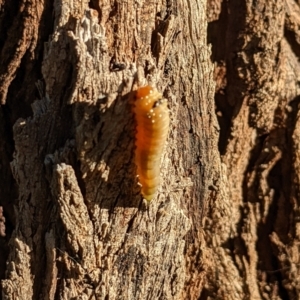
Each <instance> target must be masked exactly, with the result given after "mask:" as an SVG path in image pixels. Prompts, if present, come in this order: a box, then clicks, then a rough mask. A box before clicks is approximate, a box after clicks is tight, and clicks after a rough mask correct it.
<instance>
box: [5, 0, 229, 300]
mask: <svg viewBox="0 0 300 300" xmlns="http://www.w3.org/2000/svg"><path fill="white" fill-rule="evenodd" d="M50 3H52V2H50V1H47V0H45V1H25V0H24V1H20V3H19V6H13V5H12V4H11V1H8V0H7V1H1V2H0V6H1V8H2V11H1V16H0V26H1V30H0V43H1V44H0V45H1V57H0V62H1V63H0V98H1V101H2V104H3V106H2V108H1V115H0V117H1V123H0V125H1V132H2V133H3V140H2V144H1V147H0V150H1V152H0V155H1V160H2V159H3V161H4V165H3V168H1V169H0V170H1V178H3V181H2V182H3V187H1V189H0V192H1V199H7V200H6V201H5V200H3V202H5V203H2V202H1V203H0V204H1V205H2V204H3V207H4V216H7V215H6V211H8V212H9V211H10V210H9V208H11V207H12V203H13V202H12V201H14V200H16V209H15V214H13V210H12V209H11V213H10V214H8V213H7V214H8V215H9V216H10V218H9V222H7V224H10V226H8V228H10V231H8V234H7V237H6V241H7V240H8V239H9V238H10V243H9V245H10V248H9V256H8V258H7V265H6V273H5V275H3V274H2V273H1V274H2V278H4V279H3V280H2V285H1V287H2V297H3V299H68V300H69V299H198V298H199V297H200V295H201V291H202V289H203V286H204V278H205V275H206V270H207V268H208V261H209V259H210V257H211V255H210V252H209V249H208V248H207V247H206V243H205V234H204V227H203V225H204V222H203V217H204V215H205V214H206V212H207V208H208V204H209V203H214V202H216V201H217V202H218V203H219V202H222V198H221V197H227V196H226V195H227V194H226V189H225V187H224V182H225V183H227V180H226V177H225V176H224V174H225V169H224V168H221V160H220V155H219V152H218V148H217V147H218V124H217V119H216V117H215V108H214V88H215V85H214V80H213V64H212V63H211V60H210V56H211V51H210V47H209V46H207V40H206V35H207V34H206V32H207V19H206V3H205V1H195V0H192V1H166V2H164V1H156V2H151V1H150V2H149V1H133V0H132V1H131V0H129V1H121V0H120V1H114V2H110V1H97V0H95V1H90V2H89V1H81V0H80V1H79V0H77V1H76V0H75V1H54V3H53V7H52V6H51V4H50ZM49 24H51V25H52V26H53V27H51V26H49ZM2 28H4V30H2ZM145 84H152V85H155V86H156V87H157V88H158V89H159V90H160V91H161V92H162V93H163V94H164V96H165V97H166V98H167V99H168V103H169V107H170V114H171V128H170V133H169V137H168V144H167V147H166V150H165V152H164V155H163V162H162V169H161V178H162V180H161V186H160V188H159V192H158V195H157V197H156V198H155V199H154V200H153V201H152V202H151V203H150V205H149V206H147V205H146V204H145V202H144V201H143V200H142V198H141V195H140V189H139V186H138V184H137V179H136V176H135V173H136V170H135V169H136V168H135V166H134V164H133V161H134V160H133V155H134V134H135V124H134V118H133V115H132V111H131V105H130V104H131V101H132V98H133V97H132V96H133V92H134V90H136V88H137V87H139V86H142V85H145ZM4 104H5V105H4ZM30 106H31V107H30ZM13 124H14V125H13ZM5 128H7V130H6V129H5ZM6 144H7V145H6ZM9 162H11V163H10V165H9ZM9 166H10V168H11V171H10V168H9ZM12 176H13V177H12ZM225 186H226V185H225ZM8 187H11V188H8ZM220 191H221V192H220ZM6 207H7V209H6ZM3 220H4V219H3V218H1V222H2V223H3ZM1 225H2V224H1ZM2 227H3V226H2ZM12 229H13V231H12ZM209 236H210V233H209ZM1 242H3V243H4V244H5V240H4V238H3V239H2V241H1ZM1 251H2V249H1ZM2 252H3V253H7V251H6V249H3V251H2ZM0 263H1V261H0ZM4 267H5V264H4V263H1V269H2V270H3V269H4Z"/></svg>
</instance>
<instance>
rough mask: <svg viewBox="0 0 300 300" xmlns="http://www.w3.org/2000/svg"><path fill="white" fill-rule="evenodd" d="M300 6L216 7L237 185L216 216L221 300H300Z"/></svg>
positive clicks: (224, 136)
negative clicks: (299, 106) (299, 105)
mask: <svg viewBox="0 0 300 300" xmlns="http://www.w3.org/2000/svg"><path fill="white" fill-rule="evenodd" d="M299 12H300V7H299V3H297V2H296V1H292V0H287V1H281V0H279V1H272V0H267V1H265V0H261V1H256V2H253V1H244V2H241V1H235V0H234V1H229V2H225V1H223V2H218V3H216V2H211V3H210V4H209V6H208V16H209V18H210V21H211V22H210V24H209V27H208V34H209V38H208V40H209V42H211V43H212V45H213V47H212V52H213V55H212V58H213V60H214V62H215V66H216V68H215V78H216V82H217V87H216V90H217V91H216V107H217V115H218V118H219V123H220V127H221V134H220V141H219V148H220V152H221V154H222V161H223V164H224V167H225V168H226V170H227V177H226V180H225V181H224V182H223V183H225V182H226V181H227V182H228V190H227V191H228V198H227V197H224V198H223V200H225V201H222V202H215V203H214V206H213V207H212V213H211V215H212V216H213V217H212V219H213V222H212V228H213V230H214V232H213V231H211V230H210V234H209V235H211V236H212V239H211V243H209V242H208V246H209V245H212V247H211V248H212V249H213V251H212V253H213V261H214V263H213V267H212V268H211V273H210V275H208V276H207V279H209V280H208V281H207V283H206V289H207V294H208V295H210V297H212V298H213V299H225V298H226V299H299V298H300V285H299V273H300V269H299V267H300V264H299V238H300V231H299V188H300V186H299V183H300V182H299V141H300V139H299V137H300V136H299V128H300V127H299V126H300V124H299V108H298V104H299V75H300V72H299V71H300V68H299V62H298V60H299V54H300V52H299V49H300V48H299V45H300V44H299V37H300V36H299V28H300V27H299V26H300V18H299ZM226 199H228V201H229V202H227V201H226ZM218 211H219V213H216V212H218ZM228 214H229V216H230V218H228V217H226V216H228ZM220 216H222V217H220Z"/></svg>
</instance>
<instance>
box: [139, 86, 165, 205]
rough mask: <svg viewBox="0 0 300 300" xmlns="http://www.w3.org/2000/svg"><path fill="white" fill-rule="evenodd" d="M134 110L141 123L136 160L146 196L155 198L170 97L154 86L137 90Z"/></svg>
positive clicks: (148, 198)
mask: <svg viewBox="0 0 300 300" xmlns="http://www.w3.org/2000/svg"><path fill="white" fill-rule="evenodd" d="M134 113H135V118H136V124H137V133H136V142H135V145H136V150H135V163H136V166H137V174H138V179H139V182H140V184H141V185H142V190H141V192H142V195H143V197H144V198H145V199H146V200H147V201H150V200H152V199H153V197H154V195H155V193H156V191H157V188H158V186H159V182H160V178H159V173H160V160H161V155H162V152H163V148H164V144H165V142H166V140H167V136H168V131H169V123H170V118H169V110H168V106H167V100H166V99H163V98H162V94H161V93H159V92H158V91H157V90H156V89H154V88H152V87H151V86H144V87H142V88H139V89H138V90H137V92H136V101H135V106H134Z"/></svg>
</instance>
